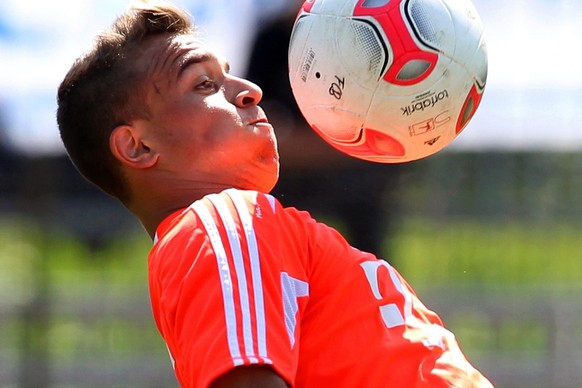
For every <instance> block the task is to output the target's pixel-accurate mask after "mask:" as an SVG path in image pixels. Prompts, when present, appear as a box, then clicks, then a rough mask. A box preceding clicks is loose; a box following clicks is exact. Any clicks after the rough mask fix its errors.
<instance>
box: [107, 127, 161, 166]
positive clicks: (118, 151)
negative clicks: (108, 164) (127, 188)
mask: <svg viewBox="0 0 582 388" xmlns="http://www.w3.org/2000/svg"><path fill="white" fill-rule="evenodd" d="M109 147H110V148H111V152H112V153H113V155H114V156H115V158H116V159H117V160H119V161H120V162H121V163H122V164H125V165H129V166H131V167H134V168H150V167H152V166H153V165H154V164H156V162H157V160H158V154H157V153H156V152H154V151H153V150H151V149H150V147H148V146H147V145H146V144H145V143H144V142H143V139H142V137H141V132H140V131H139V130H138V129H137V128H136V127H134V126H131V125H120V126H118V127H116V128H115V129H114V130H113V131H112V132H111V136H109Z"/></svg>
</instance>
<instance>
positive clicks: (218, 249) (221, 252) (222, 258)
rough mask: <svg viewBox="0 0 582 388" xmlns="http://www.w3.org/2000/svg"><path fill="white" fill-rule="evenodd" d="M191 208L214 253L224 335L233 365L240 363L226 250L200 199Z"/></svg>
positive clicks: (241, 361) (241, 362) (210, 216)
mask: <svg viewBox="0 0 582 388" xmlns="http://www.w3.org/2000/svg"><path fill="white" fill-rule="evenodd" d="M192 208H193V209H194V211H195V212H196V213H197V214H198V216H199V217H200V220H201V221H202V223H203V224H204V227H205V228H206V231H207V233H208V237H209V238H210V242H211V244H212V247H213V249H214V252H215V254H216V264H217V266H218V271H219V275H220V284H221V287H222V298H223V300H224V316H225V319H226V335H227V341H228V347H229V350H230V355H231V357H232V359H233V363H234V365H235V366H238V365H242V364H243V360H242V358H241V354H240V348H239V344H238V338H237V324H236V311H235V308H234V297H233V287H232V278H231V276H230V268H229V265H228V260H227V257H226V252H225V249H224V246H223V244H222V240H221V238H220V234H219V233H218V228H217V226H216V224H215V222H214V220H213V219H212V215H211V214H210V212H209V210H208V209H207V208H206V207H205V206H204V204H203V203H202V201H196V202H195V203H194V204H193V205H192Z"/></svg>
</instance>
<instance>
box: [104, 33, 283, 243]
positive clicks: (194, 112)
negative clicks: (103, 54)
mask: <svg viewBox="0 0 582 388" xmlns="http://www.w3.org/2000/svg"><path fill="white" fill-rule="evenodd" d="M136 65H137V66H143V68H145V69H147V74H148V76H147V79H148V81H147V86H146V90H147V94H146V96H147V98H146V99H147V105H148V112H149V114H148V115H147V117H144V118H140V119H136V120H133V121H132V122H130V123H128V124H126V125H121V126H119V127H117V128H115V130H114V131H113V133H112V135H111V138H110V145H111V149H112V152H113V154H114V155H115V156H116V158H117V159H118V160H119V161H120V162H121V165H122V170H123V173H124V175H125V177H126V179H127V180H128V182H129V183H130V187H131V188H132V200H131V203H129V204H128V207H129V209H130V210H131V211H132V212H133V213H135V214H136V215H137V217H138V218H139V219H140V220H141V222H142V224H143V225H144V227H145V228H146V230H147V231H148V233H149V234H150V235H151V236H153V234H154V233H155V229H156V227H157V225H158V224H159V223H160V222H161V221H162V220H163V219H164V218H165V217H166V216H167V215H169V214H170V213H172V212H173V211H175V210H177V209H180V208H183V207H186V206H188V205H190V204H191V203H192V202H193V201H194V200H196V199H199V198H201V197H203V196H204V195H206V194H210V193H216V192H220V191H222V190H224V189H227V188H231V187H234V188H238V189H246V190H258V191H262V192H269V191H270V190H271V189H272V188H273V187H274V186H275V184H276V182H277V179H278V174H279V155H278V152H277V142H276V138H275V135H274V131H273V127H272V126H271V125H270V124H269V122H268V121H267V118H266V115H265V113H264V112H263V110H262V109H261V108H260V107H259V106H258V103H259V102H260V100H261V98H262V91H261V89H260V88H259V87H258V86H257V85H255V84H253V83H251V82H249V81H247V80H244V79H242V78H239V77H235V76H233V75H231V74H230V73H229V67H228V63H227V62H226V61H224V60H223V59H221V58H220V57H218V56H217V55H216V54H215V53H214V52H213V51H212V50H210V49H209V48H208V47H207V46H205V45H204V44H202V43H201V42H199V41H197V40H196V39H195V37H193V36H190V35H183V36H170V35H161V36H156V37H153V38H151V39H149V40H148V41H147V43H146V45H145V47H144V48H143V49H141V53H140V58H139V60H138V61H137V63H136Z"/></svg>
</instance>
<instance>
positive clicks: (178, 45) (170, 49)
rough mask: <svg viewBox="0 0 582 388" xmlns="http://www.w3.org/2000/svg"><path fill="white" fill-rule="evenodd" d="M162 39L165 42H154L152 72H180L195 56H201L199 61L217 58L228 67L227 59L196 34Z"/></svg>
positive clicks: (151, 58)
mask: <svg viewBox="0 0 582 388" xmlns="http://www.w3.org/2000/svg"><path fill="white" fill-rule="evenodd" d="M161 39H162V40H163V42H164V43H165V44H162V45H160V44H159V43H160V42H159V41H157V42H155V43H154V50H156V51H155V52H154V53H152V54H153V55H152V56H150V60H152V63H151V64H152V65H153V66H152V67H151V68H150V72H153V73H158V72H159V71H162V72H168V71H169V72H171V73H176V72H180V70H181V69H182V68H183V67H184V64H186V63H187V62H191V60H192V58H193V57H197V58H199V61H204V60H217V61H218V62H219V63H221V64H222V65H223V66H224V67H225V68H227V69H228V63H227V62H226V60H225V59H224V58H222V57H221V56H220V55H218V54H217V53H216V52H215V50H213V49H212V47H210V46H209V45H207V44H205V43H204V42H203V41H202V40H200V39H198V38H197V37H195V36H194V35H175V36H170V37H165V39H164V38H161ZM155 46H157V48H156V47H155ZM147 56H149V55H147ZM156 57H157V58H156Z"/></svg>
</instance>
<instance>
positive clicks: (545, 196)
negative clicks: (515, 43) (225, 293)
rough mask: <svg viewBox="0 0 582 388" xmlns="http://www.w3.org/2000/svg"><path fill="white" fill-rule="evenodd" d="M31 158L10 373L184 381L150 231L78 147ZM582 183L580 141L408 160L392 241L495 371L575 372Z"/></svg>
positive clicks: (0, 264) (5, 251)
mask: <svg viewBox="0 0 582 388" xmlns="http://www.w3.org/2000/svg"><path fill="white" fill-rule="evenodd" d="M19 166H20V169H19V170H16V171H15V173H18V174H20V175H21V176H22V177H25V178H26V179H25V180H23V181H22V182H23V184H22V185H21V186H20V187H16V188H15V190H14V196H13V197H11V198H10V196H8V197H9V198H5V199H4V200H3V202H2V211H1V212H0V268H1V269H2V270H1V271H0V293H1V295H2V298H1V299H0V386H2V387H17V386H19V387H49V386H50V387H96V386H109V387H161V386H175V381H174V378H173V375H172V371H171V366H170V361H169V358H168V356H167V353H166V349H165V346H164V344H163V342H162V340H161V339H160V337H159V335H158V333H157V331H156V329H155V327H154V324H153V320H152V317H151V313H150V307H149V300H148V294H147V275H146V255H147V252H148V250H149V247H150V246H151V242H150V241H149V238H148V237H147V236H146V234H145V232H143V230H142V229H141V227H140V226H139V225H137V224H136V223H135V221H133V219H132V218H131V216H129V215H128V214H127V213H126V212H125V210H123V209H122V208H120V207H119V205H117V203H116V202H114V201H112V200H109V198H105V197H104V196H103V195H101V194H100V193H97V192H95V191H94V190H93V189H92V188H90V187H88V186H87V185H86V184H85V183H84V182H83V181H81V180H80V178H76V175H75V173H74V171H72V168H71V167H70V166H68V164H67V163H66V161H64V160H61V159H58V158H57V159H50V158H49V159H46V158H45V159H42V160H37V159H31V160H25V161H23V162H21V163H19ZM65 177H66V179H65ZM51 181H60V182H68V183H67V184H66V185H62V186H60V188H55V187H54V185H51V184H50V182H51ZM24 182H28V183H24ZM43 182H44V183H43ZM348 184H355V183H354V182H352V183H350V182H346V185H348ZM51 187H53V188H52V189H50V188H51ZM59 190H60V191H59ZM5 197H6V196H5ZM580 198H582V155H581V154H574V153H540V152H537V153H458V152H443V153H441V154H439V155H436V156H433V157H431V158H428V159H426V160H423V161H419V162H415V163H411V164H407V165H403V166H402V168H401V170H400V179H399V182H398V184H397V185H396V187H395V189H394V191H393V192H392V193H391V195H390V196H389V197H386V198H385V201H386V203H385V206H387V207H390V208H393V209H396V211H395V212H392V215H391V217H392V219H391V220H390V221H391V222H392V227H391V233H390V234H389V235H386V236H385V238H384V240H383V247H384V248H383V252H381V254H386V256H389V257H388V260H389V261H391V262H392V263H393V264H394V266H395V267H397V268H398V269H399V270H400V272H401V273H402V274H403V275H404V276H405V277H406V278H407V279H408V281H409V282H410V283H411V284H412V286H413V287H414V288H415V289H416V290H417V292H418V294H419V296H420V298H421V299H422V300H423V301H424V302H425V304H427V305H428V306H429V307H430V308H432V309H434V310H436V311H437V312H438V313H439V314H440V315H441V317H442V318H443V320H444V321H445V324H446V325H447V326H448V327H449V328H450V329H451V330H452V331H453V332H454V333H455V334H456V336H457V339H458V341H459V342H460V344H461V346H462V348H463V350H464V352H465V353H466V355H467V357H468V358H469V359H470V360H471V361H472V362H473V364H475V365H476V366H477V367H478V368H479V369H480V370H482V371H483V372H484V373H485V374H486V375H487V376H488V377H489V378H490V379H491V380H492V381H493V382H494V383H495V384H496V386H502V387H523V386H528V387H550V386H551V387H573V386H577V384H578V383H579V381H582V380H581V379H582V354H581V353H582V351H581V350H582V347H581V345H582V344H581V338H582V307H581V304H580V292H581V291H582V267H581V266H580V263H579V260H580V256H581V252H582V233H580V227H581V223H582V217H581V215H582V205H581V203H580ZM326 221H328V222H330V223H332V224H333V225H335V226H336V227H337V228H338V229H339V230H340V231H342V229H343V228H344V225H342V224H341V222H340V221H339V220H338V221H337V222H335V220H334V219H333V217H330V218H328V219H327V220H326ZM387 221H388V220H387ZM348 238H349V236H348Z"/></svg>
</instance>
